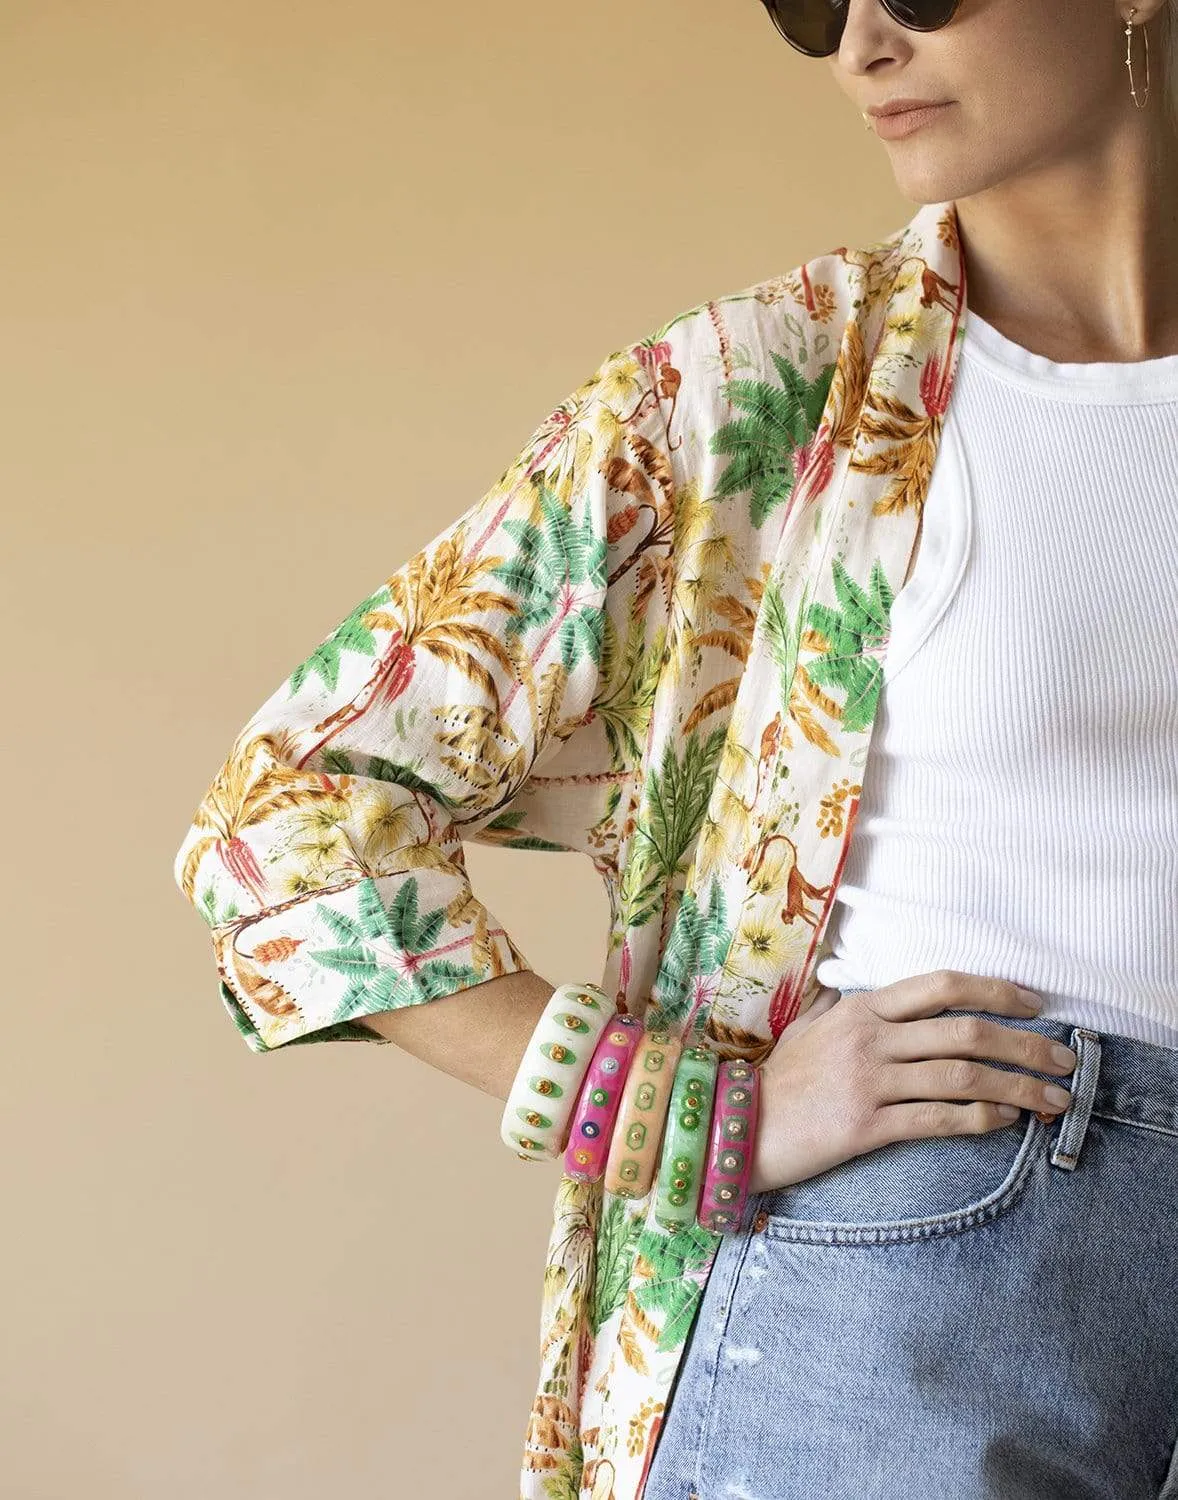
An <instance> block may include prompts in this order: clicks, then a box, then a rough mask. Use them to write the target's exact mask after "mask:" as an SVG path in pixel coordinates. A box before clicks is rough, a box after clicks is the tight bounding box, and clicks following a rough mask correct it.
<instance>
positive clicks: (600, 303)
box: [0, 0, 913, 1500]
mask: <svg viewBox="0 0 1178 1500" xmlns="http://www.w3.org/2000/svg"><path fill="white" fill-rule="evenodd" d="M0 126H2V129H3V146H2V149H0V192H2V204H3V223H4V233H3V267H2V275H0V303H2V308H3V330H2V333H3V336H2V338H0V382H2V390H0V411H2V413H3V417H2V419H0V420H2V425H3V442H2V443H0V483H2V493H3V495H4V499H5V511H6V522H7V529H8V531H9V534H10V537H11V538H12V544H11V545H10V547H9V548H8V549H7V555H8V562H9V566H8V568H7V570H6V572H7V578H6V582H5V586H4V589H3V607H4V610H5V612H6V614H7V617H8V625H7V630H6V634H5V639H6V645H7V650H6V651H5V658H6V661H5V665H6V677H7V682H8V689H7V708H8V713H7V725H6V733H5V748H6V751H7V757H8V773H7V778H6V780H7V785H8V797H9V800H10V808H11V812H12V820H11V822H10V824H9V831H8V837H7V850H6V852H7V858H6V861H5V865H6V875H7V882H8V890H7V893H6V900H5V906H4V910H5V912H6V915H7V917H8V919H9V921H8V925H7V934H6V948H7V965H6V967H7V972H8V976H9V980H8V993H7V996H6V999H7V1006H6V1009H7V1028H6V1031H5V1037H4V1043H5V1045H4V1047H3V1067H4V1076H3V1086H2V1087H0V1126H2V1127H3V1140H4V1149H3V1153H2V1160H3V1178H2V1181H0V1190H2V1192H3V1198H2V1203H3V1223H4V1234H3V1240H2V1244H3V1249H2V1251H0V1254H2V1256H3V1265H2V1266H0V1271H2V1273H3V1288H4V1294H5V1295H4V1304H5V1305H4V1309H3V1334H2V1337H0V1348H2V1350H3V1353H2V1355H0V1428H2V1432H0V1494H2V1497H3V1500H48V1497H53V1500H66V1497H68V1500H80V1497H82V1496H85V1500H106V1497H117V1500H139V1497H151V1500H209V1497H211V1496H216V1497H217V1500H238V1497H242V1500H244V1497H249V1500H279V1497H281V1500H304V1497H305V1500H323V1497H325V1496H331V1497H332V1500H361V1497H363V1500H368V1497H372V1496H388V1497H397V1500H401V1497H408V1496H429V1497H431V1500H432V1497H435V1496H437V1497H446V1500H509V1497H512V1500H513V1497H514V1496H515V1495H516V1493H517V1490H516V1487H515V1486H516V1470H517V1463H518V1459H519V1456H520V1452H521V1449H522V1443H523V1436H524V1430H525V1425H526V1420H527V1414H528V1408H529V1405H530V1402H531V1396H532V1390H533V1378H534V1375H535V1371H536V1364H537V1360H536V1340H537V1331H538V1321H539V1306H540V1279H539V1278H540V1273H541V1269H542V1266H543V1261H544V1249H545V1243H546V1239H547V1232H548V1223H549V1210H550V1205H551V1201H552V1195H553V1192H554V1190H555V1187H556V1183H557V1180H558V1170H557V1167H556V1165H555V1164H553V1166H552V1169H551V1170H549V1169H548V1168H546V1167H536V1166H532V1165H525V1164H523V1163H521V1162H519V1161H518V1160H516V1159H515V1158H514V1157H512V1156H511V1155H510V1154H509V1153H508V1152H506V1151H505V1150H504V1148H503V1146H502V1144H501V1143H500V1141H499V1139H498V1119H499V1112H500V1109H501V1105H499V1104H498V1103H497V1102H496V1101H494V1100H492V1099H491V1098H490V1097H488V1096H486V1095H482V1094H479V1093H477V1092H475V1091H473V1090H470V1089H467V1088H466V1087H464V1086H463V1085H460V1084H458V1083H456V1082H454V1081H453V1080H451V1079H449V1078H448V1077H446V1076H445V1075H443V1074H441V1073H437V1072H435V1071H434V1070H432V1069H430V1068H427V1067H426V1066H425V1065H424V1064H422V1063H419V1062H417V1061H416V1060H415V1059H413V1058H411V1057H409V1056H408V1055H407V1054H405V1053H401V1052H399V1051H398V1050H397V1049H396V1048H395V1047H393V1046H387V1047H378V1046H375V1045H374V1046H362V1045H355V1046H348V1045H340V1046H334V1047H332V1046H325V1047H321V1048H316V1047H306V1048H293V1049H290V1050H288V1051H278V1052H275V1053H272V1054H267V1055H264V1056H258V1055H255V1054H253V1053H251V1052H250V1051H249V1050H248V1049H247V1048H246V1046H245V1043H244V1042H243V1041H242V1040H240V1038H239V1037H238V1035H237V1033H236V1031H235V1030H234V1028H233V1025H232V1023H231V1021H230V1020H229V1017H228V1015H227V1014H226V1013H225V1012H224V1010H223V1009H222V1007H221V1002H220V1000H219V998H218V996H217V990H216V983H215V974H214V969H213V961H212V952H211V947H210V946H209V944H208V938H207V933H206V929H205V928H204V925H203V923H202V922H201V920H200V918H199V917H198V916H197V915H196V913H195V912H194V911H193V910H192V909H191V908H189V907H188V906H187V904H186V903H185V902H184V900H183V898H182V897H181V896H180V893H179V891H178V890H177V888H176V887H175V886H174V884H173V883H172V874H171V861H172V858H173V855H174V853H175V851H176V849H177V847H178V846H179V843H180V839H181V837H182V835H183V833H184V831H185V828H186V827H187V824H188V820H189V818H190V816H191V813H192V811H193V810H194V808H195V805H196V803H197V801H198V800H199V798H200V797H201V796H202V795H203V792H204V789H205V787H206V786H207V784H208V782H209V780H210V778H211V776H212V774H213V772H214V771H215V770H216V768H217V767H218V766H219V765H220V763H221V761H222V759H223V758H224V756H225V754H226V753H227V751H228V749H229V746H230V743H231V741H232V738H233V736H234V735H235V734H236V732H237V730H238V728H239V727H240V726H241V724H243V723H244V721H245V719H246V718H247V717H248V715H249V714H250V713H251V712H252V711H253V709H254V708H255V707H256V706H257V705H258V704H259V703H260V702H261V701H262V699H263V697H265V696H266V695H267V694H268V693H269V692H270V691H272V690H273V689H274V688H275V687H276V686H277V685H278V683H279V682H280V680H281V679H282V678H283V677H284V676H285V675H286V674H287V673H288V672H289V671H290V670H291V668H292V667H293V666H294V665H295V664H296V663H297V662H298V661H299V660H301V658H302V657H303V655H304V654H305V653H306V652H307V651H308V650H309V649H310V648H311V646H312V645H314V644H315V643H317V642H318V641H319V640H320V639H322V637H323V636H324V635H326V634H327V633H328V631H329V630H330V629H332V628H333V627H334V626H335V625H336V624H337V623H338V622H339V620H340V619H342V618H343V616H344V615H345V614H346V613H347V611H348V610H349V609H350V608H351V606H352V605H353V603H354V602H355V601H356V599H358V598H360V597H362V595H363V594H364V593H366V592H368V591H369V590H370V589H371V588H372V587H374V586H375V584H376V583H377V582H379V580H380V579H381V578H383V577H384V576H385V575H386V574H387V573H388V572H391V571H392V570H393V569H394V568H395V567H396V566H397V565H398V563H399V562H400V561H402V560H403V558H404V557H406V556H408V555H409V553H410V552H411V551H412V550H415V549H416V548H417V547H418V546H420V545H421V544H422V543H423V542H425V541H426V540H428V539H429V538H430V537H431V536H433V535H434V534H436V532H438V531H439V530H441V528H442V527H443V525H445V524H446V523H447V522H448V521H449V520H450V519H452V518H453V517H454V516H456V515H457V514H458V513H459V512H460V511H461V510H463V509H465V508H466V506H467V505H468V504H469V503H470V502H471V501H472V500H474V499H475V498H477V497H478V496H479V495H480V494H482V493H483V491H484V490H485V489H486V488H487V487H488V486H489V485H490V484H491V483H492V482H493V481H494V480H495V479H496V478H497V477H498V475H499V473H500V471H501V470H502V469H503V468H504V467H505V466H506V464H507V462H508V461H509V460H510V458H511V457H513V456H514V454H515V452H516V451H517V449H518V448H519V447H520V445H521V444H522V442H523V440H524V439H525V438H526V437H527V436H528V434H529V433H530V432H531V431H532V429H533V428H534V427H535V426H536V425H537V424H538V422H539V421H540V419H541V418H542V417H543V416H545V415H546V414H547V412H548V411H549V410H550V409H551V407H552V406H553V405H555V404H556V402H557V401H559V400H560V399H562V398H563V397H564V396H565V395H566V394H567V393H568V392H569V391H571V390H572V389H573V388H574V387H575V386H576V385H577V384H579V382H580V381H581V380H582V379H583V378H584V377H585V376H586V375H588V374H589V373H590V372H591V371H592V370H593V369H594V368H595V367H596V365H597V364H598V363H599V362H600V360H601V359H602V358H604V356H605V355H606V354H607V353H609V352H610V351H612V350H613V349H615V348H617V347H621V346H622V345H623V344H624V343H625V342H627V341H631V340H635V339H638V338H641V337H643V336H644V335H646V334H648V333H651V332H653V331H654V330H655V329H656V328H657V327H658V326H659V324H661V323H662V322H664V321H666V320H667V319H668V318H669V317H671V316H673V315H674V314H676V313H678V312H680V311H683V310H686V309H687V308H689V307H691V306H694V305H695V304H696V303H698V302H701V301H703V300H705V299H706V298H709V297H712V296H719V295H723V294H725V293H728V292H732V291H737V290H740V289H742V288H744V287H746V286H748V285H749V284H751V283H752V282H754V281H757V280H760V279H762V278H764V277H767V276H770V275H773V274H776V273H778V272H781V271H784V270H787V269H789V268H791V267H792V266H794V265H796V264H797V263H798V262H799V261H801V260H803V259H807V258H809V257H811V256H814V255H817V254H820V253H823V252H824V251H826V250H828V249H831V248H833V247H834V246H836V245H839V244H843V243H849V244H865V243H868V242H869V241H870V240H872V239H875V238H877V237H879V236H880V235H882V234H884V233H885V232H888V231H890V230H891V229H893V228H895V227H898V226H899V225H900V224H902V223H904V222H905V221H906V220H907V219H908V218H909V217H910V216H911V213H912V212H913V205H911V204H910V203H908V202H907V201H906V200H904V199H902V198H901V197H900V196H899V195H898V193H897V192H896V189H895V187H894V184H893V181H892V178H891V174H890V170H889V167H888V161H887V156H886V152H885V148H884V147H883V146H882V145H881V144H880V142H879V141H877V140H876V139H875V138H874V137H873V136H869V135H868V134H867V133H866V132H865V131H864V129H863V126H862V122H861V120H860V118H859V116H858V114H857V113H856V112H855V111H854V109H853V108H852V107H851V106H850V105H849V104H848V102H847V101H846V100H845V99H844V98H843V96H842V95H841V93H840V92H839V90H838V88H837V86H836V84H835V82H834V80H833V78H832V76H831V74H830V69H829V65H828V64H826V63H823V62H814V61H808V60H807V59H804V58H803V57H802V56H801V55H800V54H797V53H794V52H793V51H792V49H790V48H789V47H788V46H787V45H786V44H785V43H784V42H783V41H780V40H779V39H778V38H777V37H776V35H775V33H774V32H773V31H772V28H771V26H770V23H769V21H768V19H767V17H766V16H765V14H764V12H763V10H762V8H761V6H760V5H759V4H758V3H757V0H741V3H739V4H727V3H720V0H642V3H641V4H633V3H631V4H626V3H622V0H592V3H591V4H588V5H574V6H553V5H551V4H548V3H541V0H496V4H494V5H484V4H471V3H468V0H453V3H450V4H448V5H442V6H435V5H426V4H414V5H408V4H405V3H404V0H400V3H398V0H391V3H390V0H385V3H383V4H376V3H361V0H333V3H331V4H327V3H321V4H318V5H316V4H313V3H307V0H304V3H297V0H296V3H291V0H286V3H284V4H277V3H273V0H235V3H233V4H226V3H224V0H203V3H202V4H200V5H191V4H186V5H183V6H181V5H178V4H174V3H172V0H139V3H127V0H102V3H98V0H92V3H89V4H86V3H82V0H75V3H60V0H35V3H34V0H6V4H5V5H4V7H3V16H2V19H0ZM836 184H838V185H839V186H841V189H842V190H841V192H840V191H837V190H836V186H835V185H836ZM469 866H470V869H471V872H472V875H473V876H474V878H475V880H476V883H479V884H480V885H489V886H492V887H493V889H494V891H495V897H494V907H495V910H496V912H497V913H498V914H499V915H500V916H501V917H503V918H504V919H505V921H507V923H508V924H509V926H511V927H512V930H513V932H514V934H515V936H516V938H517V940H518V941H519V943H520V944H521V946H522V948H523V950H524V952H525V953H526V954H527V955H528V957H529V959H530V961H531V962H532V964H533V965H534V966H535V967H536V968H537V969H538V970H539V971H540V972H541V973H542V974H544V975H545V976H546V977H548V978H549V979H550V980H551V981H552V982H553V983H557V982H559V980H561V979H564V978H596V977H598V975H599V972H600V964H601V956H602V943H603V939H604V934H605V930H606V904H605V900H604V896H603V893H602V892H601V890H600V889H599V887H598V884H597V877H596V876H595V874H594V873H593V870H592V869H591V867H590V866H589V865H588V864H587V863H585V862H581V861H578V860H577V859H576V857H575V856H570V855H553V854H530V855H525V854H523V853H519V852H511V851H501V850H486V849H479V848H473V849H471V851H470V855H469ZM439 1114H444V1116H445V1118H446V1119H447V1122H448V1123H447V1126H446V1128H445V1129H444V1130H443V1131H442V1132H441V1133H440V1134H439V1131H438V1127H437V1124H436V1121H437V1119H438V1117H439Z"/></svg>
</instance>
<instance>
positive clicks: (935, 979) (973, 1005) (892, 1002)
mask: <svg viewBox="0 0 1178 1500" xmlns="http://www.w3.org/2000/svg"><path fill="white" fill-rule="evenodd" d="M849 998H850V999H851V1000H852V1001H856V1002H858V1003H860V1004H863V1005H866V1006H867V1007H868V1008H869V1009H871V1010H873V1011H874V1012H875V1013H876V1015H878V1016H881V1017H883V1018H884V1019H885V1020H888V1021H918V1020H921V1019H923V1018H924V1017H927V1016H935V1015H937V1014H938V1012H940V1011H943V1010H990V1011H995V1012H997V1013H999V1014H1003V1015H1012V1016H1030V1015H1037V1014H1038V1013H1039V1006H1038V1004H1037V1003H1035V1004H1032V1003H1031V1001H1032V999H1037V997H1034V996H1033V994H1032V991H1030V990H1025V989H1023V988H1022V986H1020V985H1018V984H1015V983H1014V981H1013V980H1009V979H999V978H997V977H995V976H992V975H986V974H967V973H965V972H963V971H962V970H960V969H932V970H930V971H929V972H928V973H927V974H913V975H911V976H909V977H907V978H905V979H898V980H897V981H896V982H895V983H894V984H885V985H881V986H880V988H879V989H877V990H861V991H859V992H857V993H856V994H853V995H851V996H850V997H849Z"/></svg>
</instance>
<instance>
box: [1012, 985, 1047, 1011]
mask: <svg viewBox="0 0 1178 1500" xmlns="http://www.w3.org/2000/svg"><path fill="white" fill-rule="evenodd" d="M1018 997H1019V999H1020V1000H1021V1001H1022V1002H1023V1004H1024V1005H1025V1006H1027V1007H1028V1008H1029V1009H1031V1010H1041V1009H1042V1008H1043V996H1042V995H1037V994H1036V993H1035V991H1034V990H1024V989H1023V987H1022V985H1021V984H1020V985H1019V987H1018Z"/></svg>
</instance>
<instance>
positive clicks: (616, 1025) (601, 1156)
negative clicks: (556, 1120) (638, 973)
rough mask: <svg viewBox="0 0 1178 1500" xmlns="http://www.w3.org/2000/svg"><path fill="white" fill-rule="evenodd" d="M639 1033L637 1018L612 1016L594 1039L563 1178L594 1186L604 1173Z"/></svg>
mask: <svg viewBox="0 0 1178 1500" xmlns="http://www.w3.org/2000/svg"><path fill="white" fill-rule="evenodd" d="M642 1032H643V1025H642V1021H641V1020H640V1019H639V1017H638V1016H625V1015H618V1014H615V1015H614V1016H613V1017H612V1018H611V1019H610V1020H609V1021H608V1022H607V1024H606V1027H605V1030H604V1031H603V1032H602V1033H601V1036H600V1037H599V1038H598V1040H597V1046H596V1047H595V1048H594V1049H593V1056H592V1057H591V1058H590V1060H589V1068H588V1071H587V1073H586V1075H585V1082H584V1083H583V1084H582V1085H581V1092H580V1094H579V1095H578V1097H577V1107H576V1109H575V1110H574V1111H573V1123H572V1126H571V1127H570V1129H569V1143H568V1146H567V1147H566V1148H565V1153H564V1170H565V1175H566V1176H567V1177H575V1178H577V1180H578V1181H580V1182H596V1181H597V1179H598V1178H599V1177H600V1176H601V1175H602V1173H603V1172H604V1171H605V1157H606V1152H607V1151H608V1149H609V1144H610V1136H611V1134H612V1132H613V1127H614V1120H615V1119H616V1118H617V1113H618V1104H619V1103H620V1101H621V1098H622V1089H623V1088H624V1087H625V1083H626V1074H627V1073H628V1072H629V1069H630V1063H631V1061H632V1059H633V1057H634V1052H635V1050H636V1049H637V1046H638V1043H639V1041H640V1040H641V1038H642Z"/></svg>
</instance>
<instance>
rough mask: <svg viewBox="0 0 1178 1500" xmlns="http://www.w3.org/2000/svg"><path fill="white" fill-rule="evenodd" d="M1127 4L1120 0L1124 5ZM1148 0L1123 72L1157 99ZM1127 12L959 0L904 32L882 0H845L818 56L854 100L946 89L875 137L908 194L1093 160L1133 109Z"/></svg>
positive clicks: (1159, 66)
mask: <svg viewBox="0 0 1178 1500" xmlns="http://www.w3.org/2000/svg"><path fill="white" fill-rule="evenodd" d="M1124 8H1125V11H1126V12H1127V11H1128V9H1129V4H1128V3H1126V4H1125V7H1124ZM1157 10H1158V3H1157V0H1138V13H1137V15H1136V16H1135V17H1134V23H1135V24H1134V36H1133V78H1134V84H1135V86H1136V88H1137V90H1138V97H1139V98H1140V96H1141V93H1142V91H1143V89H1144V81H1145V43H1144V38H1143V37H1142V36H1141V28H1140V25H1139V24H1138V23H1140V22H1141V21H1142V19H1143V17H1145V16H1153V17H1154V19H1153V20H1151V21H1150V23H1149V29H1150V64H1151V71H1150V84H1151V87H1150V95H1149V100H1148V102H1147V104H1146V109H1147V110H1148V109H1152V110H1159V111H1161V110H1164V108H1165V98H1164V92H1165V79H1164V77H1159V75H1161V74H1162V72H1163V68H1164V63H1165V59H1164V58H1163V56H1162V53H1163V50H1164V49H1163V47H1162V45H1161V34H1160V24H1159V23H1160V17H1158V16H1157V14H1156V12H1157ZM1125 46H1126V38H1125V21H1124V18H1123V16H1122V14H1121V12H1120V10H1118V9H1117V6H1116V4H1115V3H1114V0H1034V3H1033V4H1028V3H1027V0H961V3H960V5H959V6H958V9H957V13H956V15H955V16H954V18H953V20H952V21H950V22H949V24H948V25H947V26H945V27H943V28H942V29H941V30H940V31H923V32H922V31H909V30H907V29H906V28H905V27H903V26H901V25H900V23H899V22H898V21H896V20H894V19H893V18H892V17H891V16H890V15H889V14H888V12H887V11H886V10H885V9H884V7H883V5H882V4H881V3H880V0H848V6H847V24H846V30H845V31H844V33H843V39H842V43H841V45H840V47H839V50H838V52H837V53H835V54H834V55H833V56H831V57H830V58H828V59H827V61H828V62H829V64H830V66H831V68H832V69H833V70H834V74H835V77H836V79H837V80H838V84H839V87H840V88H841V89H842V90H843V91H844V92H845V93H846V95H847V96H848V98H849V99H851V101H852V102H853V103H854V105H855V107H856V108H857V109H859V110H865V109H867V108H868V106H869V105H872V104H882V103H885V102H886V101H887V100H889V99H892V98H897V97H901V96H903V97H909V96H912V97H916V98H921V99H933V100H949V101H951V103H950V104H949V106H948V107H947V108H945V109H941V110H938V111H936V112H935V113H934V114H933V115H931V116H930V117H929V118H928V120H927V122H926V123H925V124H923V125H922V126H921V127H920V128H919V129H917V130H915V131H913V132H912V133H911V134H909V135H907V136H904V137H902V138H900V139H896V140H885V141H883V149H884V150H886V151H887V153H888V156H889V157H890V159H891V164H892V170H893V172H894V174H895V178H896V185H897V187H898V188H899V189H900V191H901V192H902V193H903V194H904V195H905V197H907V198H910V199H912V200H913V201H914V202H918V203H934V202H937V203H939V202H944V201H945V200H947V199H950V198H955V199H956V198H965V197H968V196H969V195H971V194H973V193H978V192H981V191H983V190H984V189H986V188H989V187H993V186H994V185H995V184H997V183H1000V182H1004V181H1007V180H1008V179H1011V178H1015V177H1019V176H1022V175H1024V174H1026V175H1028V176H1032V177H1033V176H1035V175H1037V174H1038V173H1039V172H1040V171H1041V170H1042V169H1043V168H1050V167H1051V166H1053V165H1060V164H1063V163H1064V162H1067V161H1070V162H1071V163H1072V164H1073V165H1075V164H1079V163H1082V162H1083V161H1084V160H1085V159H1087V160H1090V161H1095V159H1096V157H1097V155H1098V153H1099V151H1100V148H1101V147H1102V145H1105V146H1106V145H1107V143H1108V141H1109V139H1110V134H1111V132H1110V125H1111V123H1112V122H1113V121H1115V120H1116V119H1117V118H1118V116H1120V115H1121V114H1122V113H1123V112H1124V111H1125V110H1126V109H1128V110H1134V109H1135V106H1134V103H1133V99H1132V97H1131V95H1130V93H1129V71H1128V69H1127V68H1126V66H1125Z"/></svg>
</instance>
